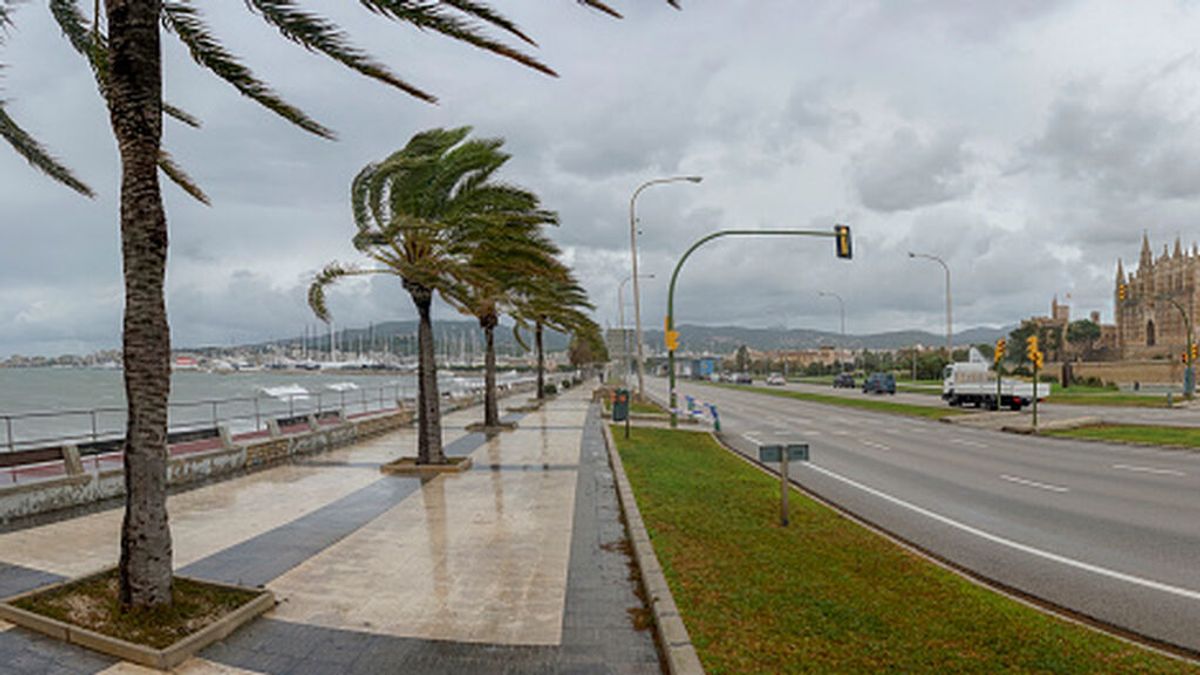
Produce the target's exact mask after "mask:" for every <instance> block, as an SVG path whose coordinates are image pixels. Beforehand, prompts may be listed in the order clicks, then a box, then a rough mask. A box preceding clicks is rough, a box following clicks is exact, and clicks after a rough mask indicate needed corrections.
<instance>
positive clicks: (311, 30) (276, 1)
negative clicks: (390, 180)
mask: <svg viewBox="0 0 1200 675" xmlns="http://www.w3.org/2000/svg"><path fill="white" fill-rule="evenodd" d="M364 1H365V0H364ZM246 4H247V6H249V7H250V8H251V9H253V10H254V11H256V12H257V13H258V14H259V16H261V17H262V18H263V20H264V21H266V22H267V23H268V24H270V25H272V26H274V27H275V28H276V29H277V30H278V31H279V33H280V34H281V35H283V36H284V37H286V38H287V39H289V40H291V41H293V42H295V43H296V44H299V45H301V46H303V47H305V48H306V49H309V50H312V51H315V52H320V53H322V54H324V55H325V56H328V57H329V58H331V59H333V60H334V61H337V62H338V63H341V64H342V65H344V66H346V67H348V68H350V69H351V70H354V71H357V72H358V73H360V74H362V75H365V76H366V77H369V78H371V79H373V80H378V81H379V82H383V83H385V84H388V85H391V86H393V87H395V88H397V89H399V90H401V91H403V92H405V93H407V94H409V95H411V96H414V97H416V98H419V99H421V100H423V101H428V102H430V103H434V102H436V101H437V98H436V97H435V96H434V95H433V94H430V93H428V92H426V91H424V90H422V89H419V88H417V87H416V86H414V85H412V84H409V83H408V82H405V81H404V80H402V79H400V78H399V77H397V76H396V75H394V74H393V73H392V72H391V71H389V70H388V69H387V66H384V65H383V64H381V63H379V62H378V61H376V60H375V59H373V58H372V57H370V56H369V55H367V53H366V52H363V51H362V50H360V49H358V48H357V47H355V46H354V45H352V44H351V43H350V40H349V36H347V35H346V33H345V32H344V31H342V30H341V29H340V28H338V27H337V25H336V24H334V23H333V22H331V21H329V20H327V19H324V18H322V17H319V16H317V15H315V14H312V13H309V12H305V11H304V10H302V9H300V8H299V7H298V6H297V5H296V3H295V2H294V0H246Z"/></svg>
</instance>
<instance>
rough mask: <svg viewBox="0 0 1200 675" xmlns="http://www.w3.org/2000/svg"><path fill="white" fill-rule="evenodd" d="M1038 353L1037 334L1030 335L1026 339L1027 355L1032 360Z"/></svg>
mask: <svg viewBox="0 0 1200 675" xmlns="http://www.w3.org/2000/svg"><path fill="white" fill-rule="evenodd" d="M1037 353H1038V339H1037V336H1036V335H1030V336H1029V337H1028V338H1026V339H1025V356H1026V357H1027V358H1028V359H1029V360H1030V361H1033V360H1034V355H1035V354H1037Z"/></svg>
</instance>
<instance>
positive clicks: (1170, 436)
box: [1046, 424, 1200, 448]
mask: <svg viewBox="0 0 1200 675" xmlns="http://www.w3.org/2000/svg"><path fill="white" fill-rule="evenodd" d="M1046 433H1047V434H1048V435H1050V436H1061V437H1063V438H1090V439H1094V440H1100V441H1117V442H1121V443H1149V444H1151V445H1167V446H1175V447H1181V448H1200V428H1198V427H1165V426H1153V425H1149V424H1096V425H1092V426H1086V427H1079V428H1077V429H1060V430H1057V431H1049V432H1046Z"/></svg>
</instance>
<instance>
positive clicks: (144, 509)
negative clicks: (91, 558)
mask: <svg viewBox="0 0 1200 675" xmlns="http://www.w3.org/2000/svg"><path fill="white" fill-rule="evenodd" d="M106 6H107V11H108V26H109V72H108V86H109V117H110V120H111V123H112V128H113V133H114V135H115V136H116V139H117V146H118V148H119V150H120V154H121V254H122V259H123V262H124V272H125V320H124V333H123V343H122V347H123V349H124V362H125V399H126V401H127V404H128V407H129V414H128V421H127V423H126V429H125V460H124V461H125V519H124V522H123V523H122V525H121V560H120V580H121V584H120V599H121V604H122V605H123V606H124V607H126V608H138V609H143V608H150V607H157V606H160V605H165V604H169V603H170V602H171V528H170V525H169V524H168V520H167V398H168V396H169V395H170V390H171V363H170V362H171V337H170V332H169V327H168V325H167V309H166V305H165V302H164V299H163V280H164V276H165V274H166V263H167V218H166V214H165V213H164V211H163V205H162V193H161V192H160V190H159V184H158V155H159V151H160V147H161V140H162V57H161V54H160V50H159V15H160V10H161V0H108V2H107V3H106Z"/></svg>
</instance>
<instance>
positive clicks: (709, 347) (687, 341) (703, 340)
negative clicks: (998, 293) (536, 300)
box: [645, 325, 1015, 354]
mask: <svg viewBox="0 0 1200 675" xmlns="http://www.w3.org/2000/svg"><path fill="white" fill-rule="evenodd" d="M1013 328H1015V326H1008V327H1006V328H987V327H979V328H971V329H969V330H965V331H962V332H961V333H956V334H955V335H954V344H955V345H956V346H963V345H972V344H980V343H989V344H990V343H992V342H995V341H996V339H997V338H1001V337H1005V336H1007V335H1008V334H1009V332H1011V331H1012V330H1013ZM679 334H680V345H681V346H682V349H684V350H686V351H705V352H712V353H714V354H727V353H730V352H733V351H734V350H736V349H737V348H738V347H740V346H741V345H746V346H747V347H749V348H750V349H757V350H776V349H816V348H818V347H823V346H834V347H847V348H850V349H899V348H903V347H911V346H912V345H914V344H921V345H926V346H934V347H936V346H938V345H944V344H945V343H946V335H945V334H944V333H943V334H941V335H938V334H935V333H929V332H926V331H921V330H905V331H892V332H888V333H872V334H870V335H846V336H845V338H843V337H842V335H841V334H839V333H829V332H825V331H819V330H809V329H804V328H797V329H792V330H787V329H783V328H741V327H739V326H693V325H682V326H680V327H679ZM645 340H646V343H647V344H653V345H661V344H662V341H663V334H662V331H660V330H650V331H645Z"/></svg>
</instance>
